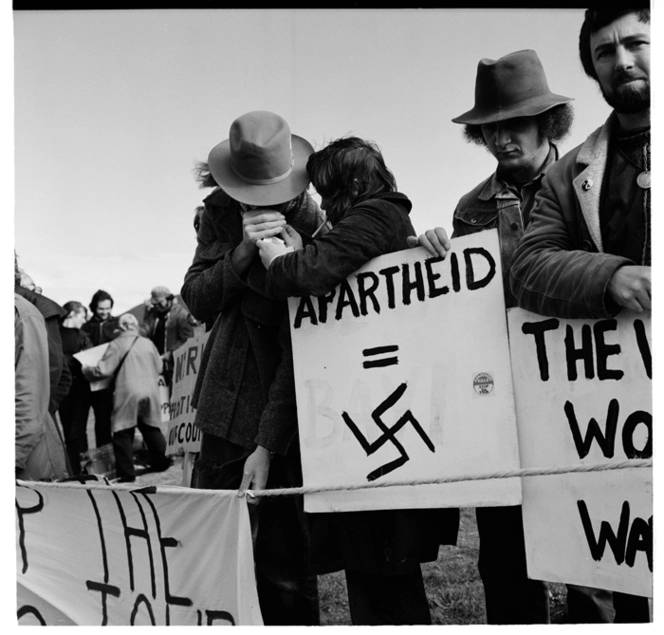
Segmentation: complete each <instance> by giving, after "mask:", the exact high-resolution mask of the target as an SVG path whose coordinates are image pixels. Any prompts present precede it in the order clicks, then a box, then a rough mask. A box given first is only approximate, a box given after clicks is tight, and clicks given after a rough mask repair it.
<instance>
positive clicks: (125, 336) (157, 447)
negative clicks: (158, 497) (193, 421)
mask: <svg viewBox="0 0 664 635" xmlns="http://www.w3.org/2000/svg"><path fill="white" fill-rule="evenodd" d="M118 326H119V328H120V334H119V335H118V337H116V338H115V339H114V340H113V341H111V343H110V344H109V345H108V348H107V349H106V352H105V353H104V355H103V357H102V358H101V360H99V362H98V364H97V365H96V366H85V367H84V368H83V373H84V375H85V376H86V377H87V378H88V379H89V380H91V381H94V380H99V379H103V378H107V377H113V376H114V375H115V374H116V372H117V375H116V377H115V391H114V395H113V413H112V415H111V429H112V432H113V451H114V454H115V469H116V473H117V476H118V478H119V481H120V482H133V481H134V480H135V479H136V469H135V467H134V462H133V443H134V431H135V429H136V426H137V425H138V429H139V431H140V432H141V435H142V436H143V440H144V441H145V445H146V446H147V448H148V451H149V453H150V468H151V471H155V472H157V471H163V470H165V469H167V468H168V466H169V465H170V464H171V461H170V460H169V459H168V458H167V457H166V455H165V449H166V440H165V439H164V435H163V434H162V432H161V428H160V423H161V411H160V400H159V388H158V381H159V374H160V373H161V370H162V360H161V357H160V356H159V352H158V351H157V348H156V347H155V345H154V344H153V343H152V342H151V341H150V340H149V339H147V338H145V337H142V336H141V335H139V334H138V320H137V319H136V317H134V316H133V315H132V314H131V313H126V314H125V315H122V316H121V317H120V319H119V321H118Z"/></svg>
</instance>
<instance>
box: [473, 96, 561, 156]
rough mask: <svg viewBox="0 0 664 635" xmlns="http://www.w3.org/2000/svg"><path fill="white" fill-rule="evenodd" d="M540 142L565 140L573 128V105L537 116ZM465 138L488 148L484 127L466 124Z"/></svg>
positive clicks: (555, 107)
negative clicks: (483, 132) (483, 131)
mask: <svg viewBox="0 0 664 635" xmlns="http://www.w3.org/2000/svg"><path fill="white" fill-rule="evenodd" d="M535 119H536V120H537V131H538V133H539V139H540V141H544V140H545V139H548V140H549V141H560V140H561V139H564V138H565V137H566V136H567V135H568V134H569V131H570V130H571V128H572V122H573V121H574V109H573V108H572V106H571V104H559V105H558V106H554V107H553V108H549V110H546V111H544V112H543V113H540V114H539V115H536V116H535ZM463 136H464V137H465V139H466V141H468V142H469V143H476V144H477V145H480V146H486V141H485V140H484V135H483V134H482V126H479V125H471V124H466V125H465V126H464V127H463Z"/></svg>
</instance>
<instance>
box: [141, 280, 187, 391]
mask: <svg viewBox="0 0 664 635" xmlns="http://www.w3.org/2000/svg"><path fill="white" fill-rule="evenodd" d="M194 326H196V320H195V319H194V318H193V316H192V315H191V313H189V311H187V309H185V308H184V307H183V306H182V305H181V304H178V301H177V299H176V298H175V296H174V295H173V294H172V293H171V292H170V291H169V290H168V288H167V287H164V286H159V287H155V288H154V289H152V291H151V292H150V299H149V300H147V301H146V306H145V314H144V317H143V323H142V324H141V326H140V329H139V333H140V334H141V335H142V336H144V337H147V338H148V339H149V340H151V341H152V343H153V344H154V345H155V346H156V347H157V350H158V351H159V354H160V355H161V359H162V360H163V362H164V371H163V375H164V378H165V380H166V385H167V386H171V384H172V378H173V351H174V350H176V349H178V348H180V346H182V345H183V344H184V343H185V342H186V341H187V340H188V339H189V338H190V337H193V335H194Z"/></svg>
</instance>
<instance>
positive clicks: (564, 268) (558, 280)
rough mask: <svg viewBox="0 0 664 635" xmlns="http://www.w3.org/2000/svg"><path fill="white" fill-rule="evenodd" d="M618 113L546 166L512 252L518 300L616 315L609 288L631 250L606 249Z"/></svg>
mask: <svg viewBox="0 0 664 635" xmlns="http://www.w3.org/2000/svg"><path fill="white" fill-rule="evenodd" d="M614 125H615V115H611V116H610V117H609V119H608V120H607V121H606V123H605V124H604V125H603V126H602V127H601V128H598V129H597V130H596V131H595V132H593V133H592V134H591V135H590V136H589V137H588V138H587V139H586V141H585V142H584V143H582V144H581V145H579V146H577V147H576V148H574V149H573V150H571V151H570V152H568V153H567V154H566V155H565V156H564V157H563V158H562V159H560V161H558V162H557V163H556V164H555V165H553V166H552V167H551V169H550V170H549V171H548V172H547V174H546V176H545V177H544V180H543V182H542V188H541V189H540V191H539V193H538V194H537V197H536V199H535V206H534V208H533V211H532V214H531V220H530V223H529V225H528V229H527V231H526V233H525V234H524V236H523V240H522V241H521V244H520V245H519V247H518V249H517V251H516V253H515V254H514V261H513V264H512V269H511V276H510V280H511V287H512V292H513V293H514V295H515V297H516V299H517V302H518V304H519V306H521V307H523V308H524V309H528V310H529V311H534V312H535V313H539V314H541V315H551V316H555V317H560V318H568V319H572V318H586V319H600V318H607V317H613V316H614V315H615V314H616V313H618V311H619V310H620V307H619V306H618V305H617V304H616V303H615V302H613V300H611V298H610V297H609V296H608V295H607V293H606V290H607V286H608V284H609V280H610V279H611V276H612V275H613V274H614V273H615V271H616V269H618V268H619V267H621V266H623V265H633V264H636V263H634V262H633V261H632V260H630V259H629V258H625V257H623V256H620V255H614V254H609V253H605V252H604V250H603V247H602V234H601V230H600V214H599V205H600V194H601V190H602V182H603V180H604V172H605V167H606V162H607V156H608V148H609V139H610V136H611V133H612V131H613V127H614Z"/></svg>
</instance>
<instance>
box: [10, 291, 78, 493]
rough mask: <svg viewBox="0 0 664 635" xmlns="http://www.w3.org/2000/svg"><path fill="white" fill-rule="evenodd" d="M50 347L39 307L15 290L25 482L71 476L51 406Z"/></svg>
mask: <svg viewBox="0 0 664 635" xmlns="http://www.w3.org/2000/svg"><path fill="white" fill-rule="evenodd" d="M49 395H50V390H49V348H48V337H47V334H46V324H45V320H44V318H43V316H42V314H41V313H40V312H39V310H38V309H37V308H36V307H35V306H34V305H33V304H32V303H30V302H29V301H28V300H26V299H25V298H23V297H22V296H21V295H19V294H18V293H14V409H15V430H16V432H15V442H14V452H15V457H14V469H15V475H16V478H18V479H21V480H25V481H50V480H57V479H61V478H66V477H67V476H68V471H67V467H66V462H65V451H64V447H63V445H62V442H61V441H60V435H59V434H58V431H57V428H56V426H55V422H54V421H53V418H52V417H51V415H50V413H49V411H48V407H49Z"/></svg>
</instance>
